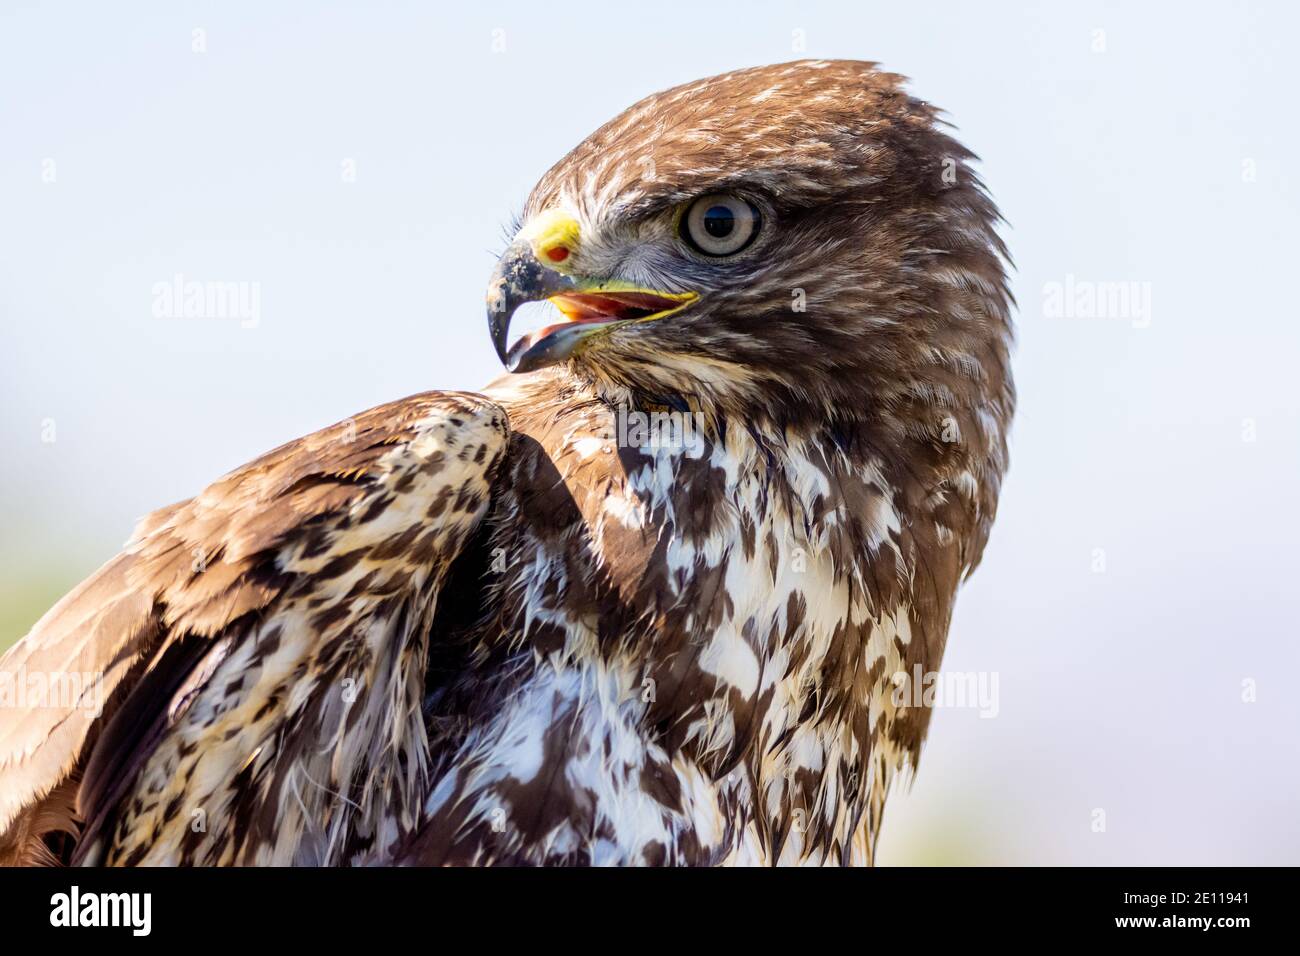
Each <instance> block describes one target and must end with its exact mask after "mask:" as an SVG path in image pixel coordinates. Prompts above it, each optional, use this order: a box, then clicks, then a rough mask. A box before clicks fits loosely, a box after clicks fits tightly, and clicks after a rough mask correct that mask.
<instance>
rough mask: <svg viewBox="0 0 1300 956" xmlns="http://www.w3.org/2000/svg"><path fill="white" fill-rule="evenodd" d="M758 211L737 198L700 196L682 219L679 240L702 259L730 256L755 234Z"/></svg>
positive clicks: (746, 243)
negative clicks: (688, 244) (695, 251)
mask: <svg viewBox="0 0 1300 956" xmlns="http://www.w3.org/2000/svg"><path fill="white" fill-rule="evenodd" d="M761 224H762V221H761V219H760V217H759V214H758V210H757V209H755V208H754V206H753V204H751V203H748V202H746V201H745V200H743V199H741V198H740V197H739V196H727V195H723V194H722V193H717V194H714V195H711V196H701V197H700V198H699V199H697V200H695V201H694V202H693V203H691V206H690V208H689V209H687V210H686V215H685V216H683V217H682V226H681V229H682V238H683V239H685V240H686V241H687V242H688V243H690V244H691V246H692V247H693V248H695V249H696V250H697V251H699V252H702V253H704V254H705V255H706V256H731V255H735V254H736V253H737V252H740V250H742V249H744V248H745V247H746V246H748V245H749V244H750V243H751V242H753V241H754V237H755V236H757V235H758V227H759V226H760V225H761Z"/></svg>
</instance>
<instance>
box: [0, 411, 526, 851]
mask: <svg viewBox="0 0 1300 956" xmlns="http://www.w3.org/2000/svg"><path fill="white" fill-rule="evenodd" d="M431 426H436V427H438V428H439V429H441V430H443V432H446V433H451V432H456V433H458V435H459V438H460V439H461V440H460V441H459V442H458V443H457V445H456V447H458V449H459V451H458V455H457V457H458V459H459V461H457V462H454V463H452V464H454V465H456V468H457V469H458V470H456V471H453V473H452V474H451V475H450V476H449V478H454V479H456V480H458V481H461V482H463V485H462V487H465V488H468V487H470V486H471V484H472V485H473V487H474V491H475V493H482V492H483V490H484V489H485V488H486V486H487V482H488V480H489V478H490V474H491V473H493V472H494V471H495V469H496V467H497V464H498V462H499V459H500V456H501V454H502V452H503V450H504V448H505V443H506V433H507V426H506V416H505V413H504V412H503V411H502V410H501V409H500V408H499V407H498V406H496V405H494V404H492V403H491V402H489V401H487V400H486V399H483V398H481V397H480V396H477V395H472V394H467V393H453V392H430V393H425V394H421V395H416V396H412V397H410V398H406V399H402V400H399V401H396V402H391V403H389V404H386V405H382V406H379V407H377V408H374V409H371V410H369V411H367V412H364V413H362V414H360V415H358V416H356V417H355V418H354V419H348V420H346V421H343V422H340V423H338V424H336V425H333V426H331V427H329V428H326V429H322V430H321V431H318V432H315V433H313V434H311V435H307V436H305V437H303V438H300V439H298V440H296V441H293V442H290V443H288V444H286V445H283V446H281V447H280V448H277V449H275V450H274V451H271V452H269V453H267V454H265V455H263V456H262V457H260V458H258V459H256V460H254V461H252V462H250V463H248V464H247V465H244V466H243V467H241V468H239V469H237V470H235V471H233V472H231V473H230V474H228V475H226V476H225V477H223V478H221V479H219V480H217V481H216V482H214V483H213V484H212V485H210V486H208V487H207V488H206V489H204V490H203V491H202V492H200V493H199V494H198V495H196V496H195V497H194V498H192V499H190V500H188V501H184V502H181V503H179V504H176V505H172V506H170V507H167V508H163V509H160V510H158V511H156V512H153V513H152V514H150V515H148V516H147V517H145V518H144V519H143V520H142V521H141V522H140V523H139V525H138V526H137V528H136V531H135V534H134V535H133V537H132V540H131V541H130V542H129V543H128V544H127V547H126V550H125V551H124V552H123V553H122V554H120V555H118V556H117V557H115V558H114V559H113V560H111V561H110V562H108V563H107V564H106V565H104V567H103V568H101V569H100V570H99V571H98V572H96V573H95V575H93V576H92V577H91V578H89V579H88V580H87V581H85V582H84V583H83V584H81V585H80V586H79V587H77V588H76V589H75V590H74V591H72V592H71V593H70V594H68V595H67V596H66V597H65V598H64V599H63V600H61V601H60V602H59V603H58V604H56V605H55V606H54V607H53V608H52V609H51V610H50V611H49V613H47V614H46V615H45V616H44V617H43V618H41V620H40V621H39V622H37V624H36V625H35V626H34V627H33V628H32V630H31V632H30V633H29V634H28V635H27V637H26V638H24V639H23V640H22V641H20V642H19V643H18V644H17V645H15V646H14V647H13V648H11V649H10V650H9V652H8V653H6V654H5V655H4V656H3V657H0V678H4V679H9V680H15V681H16V680H18V679H21V677H22V675H24V674H33V673H36V674H41V675H45V676H47V677H58V676H59V675H65V674H83V673H84V674H89V675H94V676H95V678H97V683H95V684H94V686H93V687H92V688H90V689H89V690H87V691H85V692H84V693H82V694H81V695H80V696H79V697H77V698H76V699H73V700H64V701H61V702H59V701H52V702H51V703H57V704H60V706H45V707H26V708H8V709H5V710H0V780H2V781H3V784H2V785H0V863H5V862H9V863H21V862H40V861H41V860H43V859H44V858H45V856H48V853H47V852H46V851H45V849H44V843H43V840H44V839H45V838H46V836H47V835H48V834H54V833H58V832H60V831H63V832H70V833H75V832H76V829H77V825H78V823H79V822H80V820H79V819H77V817H80V818H81V819H84V818H86V817H87V816H95V815H96V814H97V813H98V812H100V811H102V810H103V807H102V806H87V805H86V803H87V797H88V793H87V792H85V791H87V790H88V789H89V791H90V793H89V796H91V797H94V796H96V795H98V798H99V800H102V799H105V798H107V796H106V795H112V794H116V793H119V792H120V790H121V786H120V779H118V778H120V777H121V776H122V774H123V773H124V772H126V771H127V770H129V767H128V768H126V770H123V769H117V768H115V767H114V764H115V763H116V762H115V761H113V760H111V759H105V758H103V757H100V758H99V759H97V760H96V765H97V766H100V765H103V766H105V767H107V768H109V769H106V770H105V771H104V772H106V773H107V772H112V773H114V774H115V775H116V776H115V777H114V778H113V779H111V780H108V781H105V780H102V779H97V780H96V781H95V782H94V786H93V787H89V788H86V787H82V788H81V790H82V791H83V792H82V793H80V794H79V795H78V796H77V799H75V800H74V799H73V798H72V796H71V795H72V794H74V793H76V789H77V788H76V787H75V786H73V785H74V784H76V783H78V782H79V780H80V774H81V771H82V769H83V768H84V766H85V763H86V760H87V757H88V755H89V752H90V750H91V749H92V747H94V745H95V743H96V740H97V738H98V737H99V736H100V735H101V733H102V732H103V731H104V728H105V726H108V725H112V727H113V731H112V735H113V737H114V740H113V741H112V745H113V746H112V748H111V749H112V750H114V752H115V753H121V754H123V755H124V756H125V755H126V754H127V753H129V752H130V748H132V747H133V746H136V745H138V744H140V743H142V742H145V740H144V738H147V737H148V736H149V734H150V733H154V732H156V728H157V722H158V720H157V719H158V717H159V715H162V716H163V717H164V718H165V717H166V716H167V714H166V711H167V709H168V707H169V704H170V703H171V692H172V691H174V690H175V688H176V687H177V686H180V685H183V684H184V683H185V681H186V678H187V676H188V673H189V670H192V669H193V668H195V667H196V666H197V662H198V661H201V660H202V658H203V656H204V652H202V648H199V649H198V650H199V651H200V652H199V653H196V652H195V650H194V648H193V645H194V644H195V642H196V639H200V640H202V641H203V642H204V643H206V644H209V645H214V646H215V644H216V641H215V640H214V639H215V638H218V637H220V636H222V635H226V634H229V633H233V632H234V631H236V630H237V628H235V627H234V625H235V624H236V623H237V622H239V621H240V620H241V619H245V618H246V617H247V616H248V615H250V614H252V613H254V612H261V613H263V614H265V613H274V606H273V605H274V602H275V601H276V599H277V598H278V597H279V596H280V595H281V594H282V593H284V592H285V591H286V589H288V588H290V587H296V588H299V589H301V588H303V587H310V586H312V585H313V584H315V585H316V586H317V587H319V588H321V589H325V590H327V589H328V586H329V584H328V575H327V574H323V575H322V576H321V577H322V578H323V579H324V580H323V581H321V582H310V581H308V582H304V580H303V578H304V575H305V574H309V572H306V571H304V568H306V567H308V566H310V565H311V564H312V562H313V561H314V560H315V559H316V558H318V557H319V558H320V559H321V560H322V561H328V560H329V559H330V557H331V555H330V551H329V548H330V546H331V540H332V538H331V536H332V535H334V534H336V533H337V532H338V531H339V530H340V529H341V528H346V527H348V526H349V525H350V524H351V523H352V521H353V520H354V519H355V518H356V514H357V512H358V509H364V508H366V507H368V506H369V505H370V504H371V503H372V502H371V500H370V499H375V501H374V502H373V503H374V504H375V505H376V506H382V505H384V504H385V503H386V502H387V501H389V500H391V498H390V496H393V495H394V494H397V495H400V493H401V491H402V490H403V485H404V484H407V483H406V482H404V481H403V480H402V479H403V477H404V475H403V474H402V473H401V469H403V468H408V467H412V465H411V463H410V462H409V461H406V460H405V458H404V457H403V455H402V454H401V452H402V450H403V448H404V447H405V446H407V445H408V444H409V443H411V442H413V440H415V439H417V438H418V437H419V436H420V435H421V434H423V433H424V431H425V430H426V429H428V428H430V427H431ZM394 452H397V454H393V453H394ZM412 457H414V456H412ZM420 464H421V466H422V467H428V463H427V461H422V462H421V463H420ZM381 479H382V483H381ZM381 498H383V499H384V500H383V501H381V500H378V499H381ZM479 505H480V506H479V507H477V508H476V509H468V508H467V509H462V513H461V514H459V515H458V516H457V519H456V520H459V521H461V522H462V523H464V524H466V525H467V526H468V527H472V524H473V523H476V522H477V520H478V517H479V516H481V514H482V511H483V507H484V506H485V505H486V498H484V500H483V501H482V502H480V503H479ZM434 507H435V503H433V502H430V503H429V509H430V511H431V512H432V509H433V508H434ZM424 514H425V509H424V508H420V509H419V516H420V518H423V517H424ZM362 520H363V519H362ZM449 520H450V519H449ZM428 524H430V525H432V524H436V522H434V521H430V522H428ZM461 540H463V537H459V536H455V535H453V536H451V537H450V538H449V539H448V543H449V544H450V545H451V546H453V547H458V546H459V543H460V541H461ZM286 553H292V554H294V555H295V556H296V559H297V563H296V566H295V569H294V570H293V571H289V570H286V569H285V567H284V555H285V554H286ZM454 556H455V555H454V554H451V555H446V554H438V555H433V554H430V555H428V558H429V559H430V560H433V559H435V558H436V559H437V560H440V561H446V562H449V561H450V560H451V558H454ZM334 557H335V558H336V559H337V558H338V557H339V556H338V555H334ZM182 639H184V640H185V642H186V644H187V645H188V646H189V647H190V648H191V649H190V650H187V651H186V652H185V653H179V654H178V653H174V652H173V653H170V654H169V653H168V650H169V648H175V646H176V645H177V643H178V642H180V641H182ZM160 662H161V663H160ZM155 667H161V668H163V669H172V668H178V669H180V673H176V674H171V673H168V674H163V675H157V676H156V677H155V679H153V680H142V677H144V676H145V675H147V674H149V672H150V671H152V670H153V669H154V668H155ZM137 688H140V689H141V693H140V695H137V696H136V699H134V700H131V699H130V698H131V697H132V695H133V692H134V691H135V690H136V689H137ZM158 688H169V689H170V690H168V691H167V692H166V693H164V694H162V695H161V696H158V698H157V699H150V700H141V699H140V697H142V696H150V697H151V698H152V697H153V696H154V695H159V694H160V691H159V690H158ZM95 701H98V702H100V703H101V704H103V705H104V706H103V707H102V708H98V707H95V706H93V704H94V702H95ZM128 701H129V704H130V706H129V707H128V706H125V705H126V703H127V702H128ZM101 709H102V712H101ZM124 711H125V712H126V713H124ZM117 715H121V716H122V718H123V719H119V720H114V718H115V716H117ZM119 738H121V739H119ZM133 738H140V739H133ZM137 749H138V748H137ZM146 756H147V753H146V754H137V755H135V758H136V759H133V760H132V761H130V763H131V764H135V763H138V759H143V757H146Z"/></svg>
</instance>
